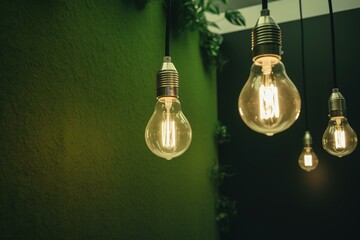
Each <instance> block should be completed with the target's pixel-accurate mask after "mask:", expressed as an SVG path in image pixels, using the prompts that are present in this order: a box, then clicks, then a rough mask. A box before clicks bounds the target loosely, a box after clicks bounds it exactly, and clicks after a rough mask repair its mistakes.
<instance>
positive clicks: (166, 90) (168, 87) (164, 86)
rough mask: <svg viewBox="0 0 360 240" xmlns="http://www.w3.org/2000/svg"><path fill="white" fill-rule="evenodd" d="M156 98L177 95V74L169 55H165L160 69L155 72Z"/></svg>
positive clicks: (176, 96)
mask: <svg viewBox="0 0 360 240" xmlns="http://www.w3.org/2000/svg"><path fill="white" fill-rule="evenodd" d="M156 93H157V98H161V97H175V98H178V97H179V74H178V72H177V70H176V68H175V66H174V64H173V63H172V62H171V57H169V56H165V57H164V62H163V64H162V67H161V70H160V71H158V72H157V74H156Z"/></svg>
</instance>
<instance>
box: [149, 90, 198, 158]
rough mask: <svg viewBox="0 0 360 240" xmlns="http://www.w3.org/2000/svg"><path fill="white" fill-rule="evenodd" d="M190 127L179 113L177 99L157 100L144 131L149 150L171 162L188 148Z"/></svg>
mask: <svg viewBox="0 0 360 240" xmlns="http://www.w3.org/2000/svg"><path fill="white" fill-rule="evenodd" d="M191 138H192V132H191V126H190V123H189V122H188V120H187V119H186V117H185V115H184V114H183V112H182V111H181V105H180V102H179V100H178V99H177V98H174V97H162V98H159V99H158V101H157V103H156V105H155V111H154V113H153V115H152V116H151V118H150V120H149V122H148V124H147V126H146V130H145V140H146V144H147V146H148V147H149V149H150V150H151V151H152V152H153V153H154V154H155V155H157V156H159V157H161V158H165V159H167V160H171V159H172V158H175V157H177V156H180V155H181V154H183V153H184V152H185V151H186V150H187V149H188V147H189V146H190V143H191Z"/></svg>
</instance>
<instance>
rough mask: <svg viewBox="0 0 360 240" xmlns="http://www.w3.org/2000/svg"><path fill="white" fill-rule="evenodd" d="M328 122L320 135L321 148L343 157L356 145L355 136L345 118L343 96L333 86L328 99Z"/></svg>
mask: <svg viewBox="0 0 360 240" xmlns="http://www.w3.org/2000/svg"><path fill="white" fill-rule="evenodd" d="M329 117H330V120H329V124H328V126H327V128H326V130H325V132H324V135H323V137H322V144H323V148H324V149H325V150H326V151H327V152H328V153H330V154H331V155H334V156H337V157H343V156H346V155H348V154H350V153H352V152H353V151H354V150H355V148H356V146H357V142H358V140H357V136H356V133H355V131H354V130H353V129H352V128H351V126H350V124H349V122H348V120H347V118H346V102H345V98H344V97H343V96H342V94H341V93H340V92H339V89H338V88H334V89H333V92H332V94H331V96H330V99H329Z"/></svg>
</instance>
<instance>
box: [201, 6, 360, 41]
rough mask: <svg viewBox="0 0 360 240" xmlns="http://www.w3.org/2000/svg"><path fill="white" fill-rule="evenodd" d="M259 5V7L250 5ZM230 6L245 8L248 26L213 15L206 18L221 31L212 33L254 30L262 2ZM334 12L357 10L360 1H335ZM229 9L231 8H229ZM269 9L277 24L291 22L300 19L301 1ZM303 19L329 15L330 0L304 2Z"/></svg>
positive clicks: (243, 9)
mask: <svg viewBox="0 0 360 240" xmlns="http://www.w3.org/2000/svg"><path fill="white" fill-rule="evenodd" d="M254 3H258V4H257V5H251V6H250V5H249V4H254ZM229 4H233V5H229V6H232V7H234V6H245V5H247V7H244V8H239V10H240V12H241V13H242V14H243V15H244V17H245V20H246V26H245V27H244V26H243V27H239V26H235V25H232V24H231V23H229V22H227V21H226V20H224V14H220V15H213V14H207V15H206V17H207V19H208V20H209V21H214V22H216V24H217V25H218V26H219V27H220V29H216V28H211V31H213V32H216V33H220V34H224V33H229V32H236V31H242V30H246V29H250V28H253V26H254V25H255V23H256V21H257V19H258V18H259V16H260V11H261V8H262V5H261V1H260V0H232V1H230V2H229ZM332 5H333V11H334V12H342V11H346V10H351V9H355V8H360V0H333V1H332ZM228 8H229V7H228ZM268 8H269V10H270V15H271V16H272V17H273V18H274V20H275V21H276V22H277V23H283V22H289V21H294V20H299V19H300V12H299V0H277V1H269V3H268ZM302 8H303V18H309V17H315V16H320V15H325V14H328V13H329V6H328V0H302Z"/></svg>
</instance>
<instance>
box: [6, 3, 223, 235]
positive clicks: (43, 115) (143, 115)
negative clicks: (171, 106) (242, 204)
mask: <svg viewBox="0 0 360 240" xmlns="http://www.w3.org/2000/svg"><path fill="white" fill-rule="evenodd" d="M134 2H135V1H125V0H123V1H120V0H89V1H78V0H65V1H64V0H54V1H46V0H32V1H28V0H14V1H5V2H2V4H1V7H0V29H1V33H0V142H1V144H0V238H1V239H76V240H80V239H124V240H125V239H126V240H137V239H139V240H144V239H149V240H152V239H154V240H155V239H156V240H161V239H164V240H165V239H166V240H169V239H171V240H176V239H179V240H193V239H194V240H195V239H196V240H197V239H206V240H212V239H217V228H216V223H215V209H214V208H215V197H216V192H217V191H216V189H215V187H214V185H213V183H212V182H211V180H210V178H209V169H210V167H211V166H212V165H213V164H214V162H215V161H216V158H217V157H216V156H217V154H216V148H215V145H214V141H213V132H214V128H215V123H216V119H217V111H216V82H215V79H214V77H215V74H213V73H207V71H205V70H204V68H203V64H202V60H201V54H200V51H199V48H198V36H197V34H196V33H186V34H184V35H182V36H180V37H178V38H176V39H173V41H172V45H171V47H172V49H171V50H172V58H173V62H174V63H175V66H176V67H177V69H178V71H179V74H180V85H181V89H180V97H181V98H180V100H181V102H182V106H183V110H184V113H185V115H186V116H187V118H188V120H189V121H190V122H191V124H192V128H193V142H192V145H191V146H190V148H189V149H188V151H187V152H186V153H185V154H184V155H183V156H181V157H179V158H176V159H174V160H172V161H165V160H162V159H160V158H157V157H156V156H154V155H153V154H152V153H151V152H150V151H149V150H148V149H147V147H146V144H145V141H144V129H145V126H146V123H147V121H148V119H149V118H150V116H151V114H152V112H153V108H154V106H155V74H156V71H157V70H159V68H160V67H161V63H162V57H163V46H164V41H163V39H164V29H165V26H164V12H163V9H162V6H161V5H160V4H159V3H156V2H154V3H151V4H148V5H147V6H146V8H145V9H142V10H139V9H137V8H136V6H135V4H134ZM205 149H206V151H205Z"/></svg>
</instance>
